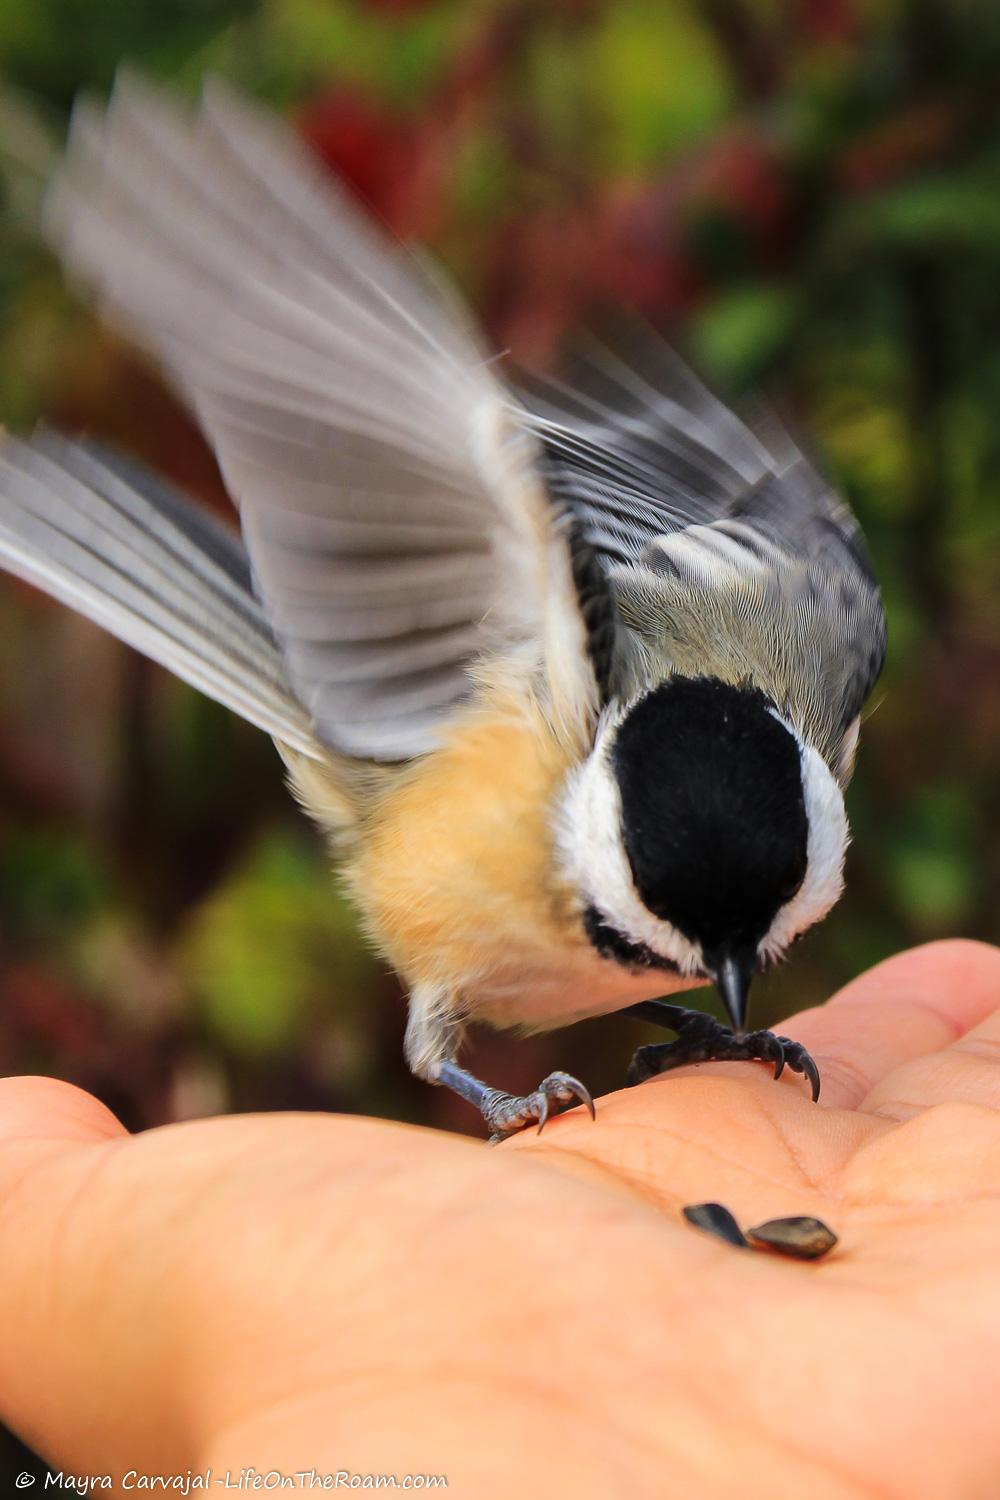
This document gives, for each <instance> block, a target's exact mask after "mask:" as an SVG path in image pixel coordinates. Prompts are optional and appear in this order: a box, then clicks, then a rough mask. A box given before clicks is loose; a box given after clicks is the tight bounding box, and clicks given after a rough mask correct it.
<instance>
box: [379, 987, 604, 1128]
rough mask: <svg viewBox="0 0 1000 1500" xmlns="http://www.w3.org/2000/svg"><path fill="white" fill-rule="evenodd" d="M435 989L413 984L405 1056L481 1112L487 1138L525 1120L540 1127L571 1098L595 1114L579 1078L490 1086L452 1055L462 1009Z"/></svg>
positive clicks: (562, 1075)
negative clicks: (526, 1090)
mask: <svg viewBox="0 0 1000 1500" xmlns="http://www.w3.org/2000/svg"><path fill="white" fill-rule="evenodd" d="M449 998H450V997H447V996H442V995H441V993H440V992H439V991H433V990H425V989H423V988H422V987H420V986H418V987H417V988H415V989H414V991H413V993H412V995H411V997H410V1018H409V1022H408V1024H407V1028H406V1057H407V1061H408V1062H409V1064H410V1067H411V1068H412V1069H413V1071H414V1073H416V1074H417V1076H418V1077H419V1078H425V1079H426V1080H427V1082H428V1083H437V1084H441V1085H442V1086H443V1087H444V1088H447V1089H451V1090H452V1092H453V1093H456V1094H458V1095H459V1097H460V1098H462V1099H467V1100H468V1102H469V1103H470V1104H474V1105H475V1106H476V1108H477V1109H478V1110H479V1111H480V1113H481V1114H482V1117H483V1119H484V1121H485V1122H486V1127H487V1129H488V1130H489V1132H490V1140H491V1141H502V1140H503V1139H504V1138H505V1137H506V1136H509V1135H516V1134H517V1132H518V1131H519V1130H523V1129H524V1128H525V1126H527V1125H537V1126H538V1129H539V1130H541V1129H542V1127H543V1126H544V1124H545V1122H546V1120H548V1119H550V1118H551V1116H552V1115H558V1114H561V1113H562V1112H563V1110H565V1109H570V1108H571V1107H572V1106H573V1105H574V1104H585V1105H586V1107H587V1109H588V1110H589V1111H590V1116H591V1119H593V1117H594V1101H593V1099H592V1098H591V1097H590V1092H589V1090H588V1089H587V1088H585V1087H584V1085H583V1084H582V1083H581V1082H580V1080H579V1079H578V1078H573V1077H572V1076H571V1075H570V1074H569V1073H550V1074H549V1076H548V1077H547V1078H544V1079H543V1080H542V1082H541V1083H540V1084H539V1085H538V1087H537V1089H535V1090H534V1091H533V1092H532V1093H530V1094H507V1093H505V1092H504V1091H503V1090H502V1089H494V1088H490V1086H489V1084H487V1083H484V1082H483V1081H482V1079H480V1078H476V1076H475V1075H474V1074H473V1073H470V1072H469V1071H468V1069H466V1068H463V1067H460V1066H459V1064H458V1063H457V1062H456V1061H455V1058H456V1056H457V1054H458V1049H459V1045H460V1043H461V1039H462V1032H463V1030H464V1026H463V1020H462V1016H461V1012H460V1011H458V1010H457V1009H456V1008H455V1007H454V1004H453V1003H449Z"/></svg>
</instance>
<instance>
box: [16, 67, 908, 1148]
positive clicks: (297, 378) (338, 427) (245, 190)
mask: <svg viewBox="0 0 1000 1500" xmlns="http://www.w3.org/2000/svg"><path fill="white" fill-rule="evenodd" d="M45 223H46V230H47V234H48V238H49V240H50V243H51V244H52V245H53V246H54V248H55V250H56V252H57V253H58V255H59V256H60V258H61V259H62V261H63V264H64V265H65V267H66V268H67V270H68V272H69V274H70V275H71V276H72V278H73V279H74V280H75V281H76V282H77V283H78V284H79V285H80V286H81V287H82V288H83V289H85V291H86V292H87V293H88V294H89V295H91V296H92V297H94V298H95V299H96V301H97V303H98V305H99V307H100V308H101V310H102V313H103V315H104V316H105V317H106V318H107V319H108V320H109V321H110V323H111V324H112V325H113V326H115V327H116V328H117V329H119V330H121V331H124V333H125V334H127V336H129V337H130V338H131V339H132V340H133V341H135V342H136V343H137V344H138V345H139V346H141V347H142V348H143V349H144V350H146V351H147V352H148V353H149V354H150V355H152V356H153V357H155V358H156V360H158V361H159V364H160V365H161V367H162V369H163V371H164V372H165V374H166V376H167V378H168V379H169V380H170V381H171V382H172V384H173V385H174V387H175V388H176V389H177V391H178V392H179V393H180V395H181V396H182V397H183V399H184V400H185V401H186V402H187V403H188V405H189V406H190V408H191V409H192V410H193V412H194V414H195V416H196V417H197V419H198V421H199V423H200V424H201V427H202V428H203V430H204V432H205V434H206V435H207V437H208V439H209V441H210V442H211V444H212V446H213V448H214V450H215V453H216V456H217V458H218V462H219V465H220V468H221V471H222V475H223V478H224V480H225V483H226V486H227V489H228V492H229V495H230V496H231V498H232V500H233V501H234V502H235V505H236V507H237V509H238V511H239V517H240V523H241V529H242V540H240V538H239V536H238V535H237V533H236V531H235V529H231V528H228V527H226V526H225V525H223V524H222V523H220V522H218V521H217V520H215V519H214V518H213V517H211V516H209V515H208V514H206V513H205V511H204V510H203V509H201V508H199V507H198V506H196V505H195V504H193V503H192V502H190V501H189V500H187V499H186V498H185V497H183V496H182V495H180V494H178V493H176V492H175V491H173V490H172V489H170V488H168V487H167V486H166V485H164V484H163V483H161V482H160V481H159V480H158V479H156V478H154V477H153V476H152V475H151V474H149V473H147V472H145V471H144V470H142V469H141V468H140V467H139V466H137V465H136V464H134V463H133V462H132V461H131V460H126V459H124V458H122V457H121V456H119V455H117V454H115V453H112V452H109V451H105V450H104V449H102V448H100V447H98V446H97V445H95V444H92V443H74V442H70V441H69V440H67V439H64V438H61V437H59V436H57V435H55V434H54V433H52V432H48V431H44V430H41V431H37V432H36V433H35V434H34V435H33V436H32V437H30V438H29V439H27V440H19V439H18V438H16V437H14V436H10V435H4V436H3V437H2V438H0V560H2V561H3V564H4V565H5V566H6V568H7V569H9V570H10V571H11V572H13V573H16V574H18V575H20V576H21V577H23V578H25V579H28V580H29V581H31V582H32V583H34V584H37V585H38V586H39V587H41V588H42V589H45V590H47V591H48V592H49V593H51V594H53V595H55V596H56V597H57V598H59V599H61V600H63V601H64V602H66V603H67V604H69V605H71V606H72V607H73V608H75V609H77V610H79V611H81V612H82V613H83V614H85V615H88V616H89V617H90V618H92V619H94V620H96V621H98V622H99V623H101V624H102V625H104V626H105V627H107V628H108V629H109V630H111V631H112V632H114V633H115V634H116V635H118V636H120V637H121V638H122V639H123V640H125V641H128V642H129V643H131V644H132V645H133V646H135V647H137V648H138V649H139V650H140V651H143V652H145V653H146V654H147V655H149V656H150V657H152V658H153V659H155V660H157V661H159V662H161V663H163V664H165V665H166V666H167V667H169V668H171V669H172V670H173V671H174V672H175V673H176V674H177V675H178V676H179V677H181V678H184V679H185V680H186V681H188V682H190V683H193V684H194V685H195V686H196V687H198V688H200V689H201V690H202V691H204V692H205V693H207V694H208V695H210V696H211V697H213V698H216V699H218V700H219V701H220V702H222V703H224V704H227V705H228V706H229V707H230V708H232V709H234V710H235V711H236V712H237V713H238V714H241V715H242V716H243V717H244V718H246V719H248V720H249V721H250V722H252V723H253V724H256V725H258V726H259V727H260V728H261V729H263V730H265V731H266V732H267V733H268V734H270V735H271V736H272V737H273V738H274V740H275V742H276V744H277V747H278V750H279V753H280V755H281V756H282V758H283V760H284V763H285V766H286V767H287V773H288V778H289V782H290V784H291V788H292V790H293V792H294V794H295V796H296V797H297V798H298V799H299V801H300V802H301V803H302V805H303V807H304V808H305V809H306V810H307V812H308V813H309V814H310V815H311V816H312V817H313V818H314V819H315V821H316V822H317V823H318V824H319V826H320V828H321V829H322V830H323V831H324V833H325V834H326V835H327V836H328V838H329V839H330V841H331V843H332V845H333V847H334V849H335V850H336V853H337V857H338V859H339V861H340V867H341V869H342V871H343V874H344V879H345V880H346V883H347V887H348V889H349V891H350V893H351V895H352V896H353V899H354V900H355V902H356V904H357V907H358V909H359V910H360V913H361V915H362V918H363V921H364V923H365V926H366V929H367V931H368V933H369V935H370V937H371V939H372V940H373V942H374V943H375V944H376V945H377V947H378V948H379V950H380V951H381V952H382V953H383V954H384V955H385V957H386V958H387V959H388V960H389V961H390V962H391V963H392V964H393V965H394V967H395V968H396V970H397V971H398V973H399V974H400V976H401V977H402V979H403V980H404V981H405V983H406V985H407V987H408V990H409V1022H408V1027H407V1033H406V1053H407V1058H408V1060H409V1063H410V1065H411V1067H412V1068H413V1070H414V1071H415V1072H416V1073H417V1074H418V1075H419V1076H420V1077H421V1078H424V1079H427V1080H428V1081H430V1082H432V1083H435V1084H441V1085H444V1086H446V1087H448V1088H450V1089H453V1090H454V1091H455V1092H456V1093H458V1094H459V1095H461V1096H462V1097H463V1098H464V1099H466V1100H468V1101H470V1102H471V1103H472V1104H474V1105H476V1106H477V1107H478V1108H479V1109H480V1110H481V1112H482V1115H483V1118H484V1120H485V1123H486V1125H487V1127H488V1129H489V1131H490V1132H491V1134H492V1136H493V1137H494V1138H499V1137H503V1136H505V1135H507V1134H510V1133H512V1132H514V1131H516V1130H519V1129H521V1128H522V1127H524V1126H525V1125H527V1124H529V1123H532V1122H537V1123H538V1125H539V1128H541V1126H542V1125H543V1124H544V1123H545V1121H546V1119H547V1118H548V1117H549V1115H550V1114H551V1113H555V1112H558V1111H559V1110H561V1109H564V1108H568V1107H570V1106H571V1105H573V1104H575V1103H577V1102H582V1103H584V1104H585V1105H587V1107H588V1108H589V1109H590V1111H591V1113H593V1104H592V1101H591V1098H590V1095H589V1093H588V1092H587V1090H586V1089H585V1087H584V1086H583V1084H582V1083H580V1082H579V1080H577V1079H575V1078H573V1077H571V1076H570V1075H569V1074H566V1073H553V1074H551V1075H550V1076H549V1077H548V1078H546V1079H545V1080H544V1081H543V1082H542V1083H541V1084H540V1085H539V1087H538V1088H537V1089H536V1090H535V1091H534V1092H532V1093H531V1094H528V1095H526V1096H523V1097H520V1096H514V1095H511V1094H508V1093H504V1092H503V1091H501V1090H498V1089H494V1088H491V1087H489V1086H488V1085H487V1084H486V1083H484V1082H482V1081H481V1080H480V1079H478V1078H476V1077H475V1076H473V1074H472V1073H470V1072H469V1071H467V1070H466V1069H465V1068H464V1067H462V1066H461V1064H460V1061H459V1054H460V1047H461V1042H462V1037H463V1032H464V1029H465V1026H466V1023H467V1022H468V1021H470V1020H472V1019H475V1020H477V1021H485V1022H487V1023H490V1024H492V1025H495V1026H513V1027H519V1028H522V1029H525V1030H541V1029H545V1028H552V1027H556V1026H559V1025H562V1024H565V1023H567V1022H570V1021H574V1020H577V1019H580V1018H582V1017H586V1016H592V1015H596V1014H600V1013H604V1012H607V1011H611V1010H623V1011H627V1012H630V1013H631V1014H634V1015H639V1016H642V1017H643V1018H645V1019H646V1020H649V1021H652V1022H657V1023H662V1024H663V1025H664V1026H665V1027H667V1028H668V1029H670V1030H672V1031H674V1032H675V1033H676V1039H675V1040H673V1041H669V1042H664V1043H661V1044H658V1045H654V1046H646V1047H643V1048H640V1050H639V1052H638V1053H637V1054H636V1056H635V1058H634V1059H633V1063H632V1066H631V1069H630V1071H629V1075H628V1078H629V1081H630V1082H637V1081H640V1080H641V1079H644V1078H646V1077H649V1076H651V1075H652V1074H654V1073H658V1072H662V1071H664V1070H665V1069H667V1068H671V1067H675V1066H677V1065H679V1064H681V1063H684V1062H690V1061H699V1060H707V1059H719V1058H721V1059H736V1060H740V1059H759V1060H762V1061H766V1062H768V1063H770V1064H772V1065H773V1067H774V1071H775V1076H777V1075H778V1074H779V1073H780V1072H781V1070H782V1068H783V1067H785V1066H786V1065H787V1066H788V1067H790V1068H791V1069H793V1070H795V1071H797V1072H800V1073H803V1074H804V1075H805V1076H806V1077H807V1078H808V1079H809V1081H810V1082H811V1084H812V1089H813V1097H814V1098H815V1097H816V1096H817V1094H818V1089H819V1076H818V1072H817V1070H816V1067H815V1064H814V1063H813V1060H812V1059H811V1058H810V1057H809V1055H808V1053H807V1052H806V1051H805V1050H804V1049H803V1048H802V1047H801V1046H800V1045H799V1044H797V1043H794V1042H791V1041H789V1040H788V1039H787V1038H782V1037H776V1036H774V1035H773V1034H772V1033H770V1032H760V1031H759V1032H751V1033H749V1034H746V1033H745V1030H744V1028H745V1023H746V1016H747V1000H748V993H749V987H750V982H751V979H752V977H753V975H754V974H755V973H756V972H758V971H759V970H761V969H763V968H765V967H767V966H769V965H771V964H774V963H776V962H777V961H778V960H780V959H781V958H782V957H783V956H784V954H785V953H786V951H787V950H788V948H789V946H790V945H791V944H792V943H793V942H794V941H795V939H796V938H797V937H799V936H800V935H801V934H802V933H803V932H804V931H805V930H806V929H807V928H808V927H810V926H812V925H813V924H814V923H815V922H817V921H819V920H820V919H821V918H822V917H824V916H825V915H826V914H827V912H828V911H829V910H830V908H831V907H832V906H833V904H834V902H835V901H836V900H837V898H838V896H839V895H840V892H841V888H842V872H843V863H844V853H845V849H846V846H847V842H848V828H847V820H846V816H845V811H844V800H843V789H844V787H845V786H846V784H847V782H848V780H849V778H850V775H851V771H852V767H853V761H854V754H855V748H856V745H857V739H858V726H859V716H860V711H861V708H862V705H863V703H864V702H865V699H866V698H867V696H868V694H869V692H870V690H871V688H872V685H873V683H874V681H875V679H876V677H877V675H878V673H879V670H880V668H881V665H882V660H883V656H884V651H885V624H884V617H883V612H882V606H881V602H880V598H879V592H878V587H877V584H876V581H875V579H874V577H873V574H872V569H871V566H870V564H869V561H868V558H867V555H866V552H865V547H864V543H863V541H862V539H861V536H860V534H859V530H858V527H857V524H856V522H855V520H854V518H853V516H852V515H851V513H850V511H849V510H848V508H847V506H846V505H845V504H844V502H843V501H842V500H841V499H840V498H839V497H838V495H837V494H836V493H834V492H833V491H832V490H831V489H830V488H829V486H828V485H827V484H825V483H824V482H823V480H822V479H820V478H819V477H818V476H817V474H816V472H815V471H814V469H813V468H812V467H811V466H810V465H809V463H807V461H806V460H805V458H804V457H803V455H802V454H801V453H800V452H799V450H798V449H797V448H796V447H795V445H794V444H793V443H792V442H791V441H790V439H789V438H788V437H787V436H786V435H785V434H784V433H783V432H782V431H780V430H779V428H778V426H777V424H775V423H774V422H771V423H769V424H766V425H759V429H758V428H755V429H751V428H750V427H748V426H747V425H744V423H743V422H741V421H740V420H739V419H738V418H737V417H736V416H734V415H733V414H732V412H730V411H729V410H728V409H727V408H726V407H724V406H723V405H722V404H721V403H720V402H719V401H717V400H716V399H715V398H714V397H712V396H711V395H710V394H709V393H708V392H707V391H706V390H705V389H704V387H703V386H702V385H701V384H700V383H699V382H698V381H697V380H696V379H695V378H694V377H693V376H692V375H691V374H690V373H689V372H688V371H687V369H686V368H685V367H684V366H683V365H682V364H681V363H680V362H679V361H678V360H677V359H676V357H675V356H673V355H672V354H671V352H670V351H669V350H668V349H666V347H665V346H663V345H662V344H660V343H659V342H658V341H657V340H656V339H655V338H654V337H653V336H652V335H651V334H650V335H649V336H645V337H644V343H643V347H642V349H641V350H637V351H636V354H637V357H636V359H635V360H632V359H631V357H630V358H629V360H628V361H625V360H622V359H621V358H619V357H618V356H616V355H615V354H613V353H611V352H610V351H609V350H607V349H605V348H603V347H602V346H600V345H595V347H594V348H593V349H592V350H591V351H590V352H589V353H588V354H587V356H586V359H585V360H584V361H583V362H582V363H581V366H580V372H579V383H578V384H574V385H569V384H566V383H563V382H561V381H559V380H554V379H553V380H550V381H548V382H543V383H536V384H535V385H533V386H530V387H529V386H527V385H526V386H525V387H524V388H523V389H517V388H515V387H514V386H513V385H508V384H506V383H505V382H504V381H503V379H502V378H501V376H500V374H499V373H498V371H497V365H496V362H495V361H494V360H493V359H492V358H490V357H489V356H488V355H487V353H486V352H485V350H484V348H483V347H482V346H481V344H480V342H479V340H478V338H477V335H476V334H475V332H474V331H473V328H472V326H471V324H470V322H469V320H468V318H467V316H466V315H465V313H464V312H463V311H462V309H461V307H460V305H459V303H458V301H457V299H456V298H455V296H454V294H453V293H452V292H451V291H450V290H448V289H447V288H446V286H445V284H444V283H443V281H442V279H441V278H440V277H439V276H438V275H437V274H436V273H433V272H431V271H430V270H429V268H428V267H427V266H426V265H425V263H424V262H423V260H417V258H416V257H414V256H413V255H412V254H411V253H409V252H408V251H406V250H405V249H403V247H401V246H398V245H396V244H395V243H394V242H392V241H391V240H390V239H389V237H388V236H386V235H384V234H383V232H382V231H381V230H380V229H379V228H378V227H376V226H375V225H374V224H373V223H371V222H370V221H369V220H368V219H367V217H366V216H365V215H364V213H363V212H362V211H361V210H360V209H359V208H358V206H357V205H356V204H355V203H354V202H353V201H352V199H351V197H350V194H349V193H348V192H347V191H346V190H345V189H343V188H342V187H341V186H339V185H338V184H337V183H335V182H334V181H332V180H331V178H330V176H329V174H328V173H327V172H326V170H325V169H323V168H322V167H321V166H320V164H319V163H318V162H317V161H315V160H314V159H313V157H312V155H311V154H310V152H309V150H308V148H307V147H306V146H305V145H304V144H303V143H302V142H301V141H299V140H298V139H297V138H296V137H295V135H294V134H293V133H291V132H290V131H288V130H287V129H286V128H285V127H284V126H283V125H281V124H280V123H279V122H278V121H277V120H274V119H272V118H271V117H270V116H268V115H267V114H266V113H264V112H262V111H260V110H258V109H257V108H256V107H254V106H252V105H250V104H249V103H247V102H246V101H244V100H243V99H242V98H241V97H240V96H238V95H237V94H235V93H234V92H233V91H232V90H231V89H229V88H228V87H227V86H225V85H223V84H222V83H220V82H218V81H209V82H207V83H206V84H205V87H204V89H203V93H202V98H201V102H200V104H199V105H198V106H197V108H195V109H194V110H191V111H188V110H187V109H185V108H184V107H182V106H180V105H178V104H177V103H176V102H174V101H173V100H172V99H171V97H170V96H169V95H168V94H166V93H164V92H162V91H160V90H158V89H155V88H154V87H153V86H151V85H150V84H149V83H147V82H145V81H143V80H142V79H140V78H137V77H135V76H132V75H130V74H127V73H122V74H120V75H119V78H118V81H117V83H116V86H115V89H114V92H113V95H112V98H111V100H110V102H109V103H108V105H107V106H106V107H101V106H98V105H96V104H94V103H91V102H81V103H79V104H78V105H77V107H76V109H75V111H74V116H73V122H72V128H71V132H70V138H69V144H68V147H67V151H66V154H65V157H64V158H63V160H62V161H61V163H60V165H59V167H58V169H57V171H56V172H55V174H54V178H53V181H52V184H51V187H50V191H49V193H48V198H47V206H46V214H45ZM706 983H713V984H715V985H716V986H717V988H718V990H719V992H720V994H721V996H722V1000H723V1002H724V1004H725V1008H726V1011H727V1014H728V1016H729V1018H730V1021H731V1027H725V1026H723V1025H722V1024H721V1023H719V1022H717V1021H715V1020H714V1019H712V1018H711V1017H709V1016H707V1015H705V1014H703V1013H701V1012H699V1011H697V1010H689V1009H686V1008H682V1007H681V1006H679V1005H674V1004H671V1003H668V1002H667V1001H666V1000H664V999H663V998H662V997H663V996H664V995H667V994H673V993H676V992H678V991H682V990H689V989H692V988H695V987H697V986H699V985H703V984H706Z"/></svg>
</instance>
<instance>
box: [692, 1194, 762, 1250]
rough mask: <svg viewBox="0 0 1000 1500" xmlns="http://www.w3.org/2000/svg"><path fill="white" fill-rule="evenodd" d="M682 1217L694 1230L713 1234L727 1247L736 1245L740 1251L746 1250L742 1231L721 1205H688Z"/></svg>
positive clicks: (726, 1209)
mask: <svg viewBox="0 0 1000 1500" xmlns="http://www.w3.org/2000/svg"><path fill="white" fill-rule="evenodd" d="M684 1217H685V1219H687V1221H688V1223H689V1224H693V1225H694V1226H695V1228H696V1229H703V1230H704V1231H705V1233H706V1234H714V1235H715V1237H716V1239H720V1240H725V1241H726V1244H727V1245H738V1246H739V1247H740V1249H741V1250H745V1249H746V1246H747V1242H746V1239H745V1238H744V1235H743V1231H742V1230H741V1229H740V1226H739V1225H738V1224H737V1222H736V1220H735V1219H734V1218H733V1216H732V1214H731V1213H730V1212H729V1209H728V1208H723V1206H722V1204H721V1203H689V1204H688V1205H687V1207H686V1208H685V1209H684Z"/></svg>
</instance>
